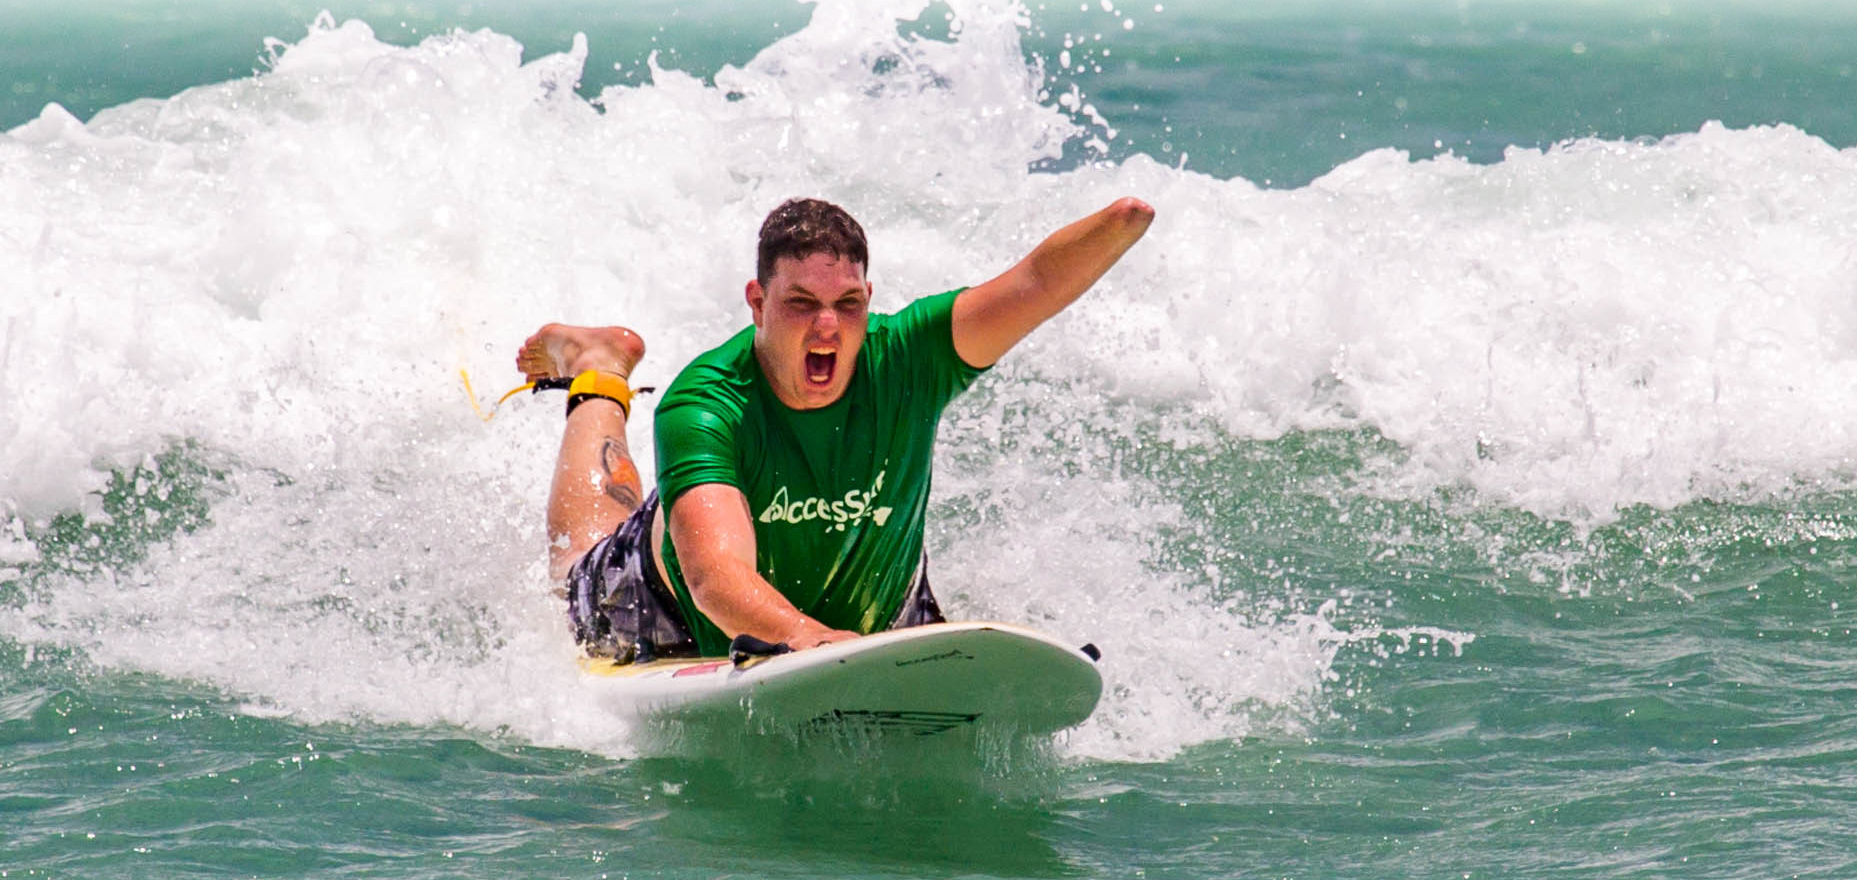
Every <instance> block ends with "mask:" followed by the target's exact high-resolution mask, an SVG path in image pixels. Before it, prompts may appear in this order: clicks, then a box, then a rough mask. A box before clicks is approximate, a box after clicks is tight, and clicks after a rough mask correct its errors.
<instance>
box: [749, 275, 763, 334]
mask: <svg viewBox="0 0 1857 880" xmlns="http://www.w3.org/2000/svg"><path fill="white" fill-rule="evenodd" d="M746 293H747V299H748V311H750V312H752V313H754V326H756V327H759V326H761V307H762V306H764V305H766V304H767V291H765V290H762V289H761V281H760V279H758V278H750V279H748V289H747V291H746Z"/></svg>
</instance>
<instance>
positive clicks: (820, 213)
mask: <svg viewBox="0 0 1857 880" xmlns="http://www.w3.org/2000/svg"><path fill="white" fill-rule="evenodd" d="M819 253H826V254H831V255H832V256H834V257H838V258H839V259H845V260H850V261H851V262H853V263H856V264H858V265H860V266H863V267H864V269H865V271H867V272H868V271H870V245H869V244H868V243H867V242H866V241H865V239H864V227H862V226H859V225H858V221H856V220H853V219H851V215H850V214H847V213H845V209H843V208H840V207H839V206H837V205H834V204H832V203H831V202H826V201H821V200H819V199H788V200H786V201H784V202H781V203H780V207H778V208H775V209H774V210H773V211H771V212H769V213H768V215H767V219H766V220H764V221H762V222H761V244H760V247H758V248H757V249H756V250H755V261H754V277H755V279H756V280H757V281H759V282H761V286H762V287H766V286H767V282H768V279H770V278H772V277H774V262H775V261H776V260H779V259H780V258H781V257H791V258H793V259H795V260H804V259H806V258H807V257H810V256H812V255H813V254H819Z"/></svg>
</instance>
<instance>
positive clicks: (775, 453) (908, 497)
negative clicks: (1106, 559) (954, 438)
mask: <svg viewBox="0 0 1857 880" xmlns="http://www.w3.org/2000/svg"><path fill="white" fill-rule="evenodd" d="M959 293H960V291H959V290H951V291H949V292H947V293H943V294H939V295H936V296H931V297H925V298H923V299H920V300H917V301H916V302H914V303H911V304H910V305H909V306H908V307H906V308H904V309H903V310H902V311H900V312H897V313H896V314H894V315H871V316H870V330H869V334H868V335H867V336H866V337H865V340H864V346H863V348H862V349H861V350H859V352H858V359H857V366H856V368H855V370H854V371H853V373H852V375H851V382H850V384H849V386H848V387H847V388H846V389H845V393H844V396H843V397H840V398H839V399H838V400H837V401H834V402H833V403H832V404H830V405H829V406H826V407H824V408H821V409H816V410H795V409H791V408H789V407H788V406H787V405H786V404H784V403H781V402H780V399H779V398H778V397H776V396H774V391H773V389H772V388H771V387H770V386H769V385H768V383H767V378H766V377H765V376H764V375H763V374H762V372H761V365H760V362H759V361H757V360H755V356H754V328H753V327H752V326H750V327H748V328H746V329H744V330H742V331H741V332H740V333H737V334H736V335H735V336H734V337H733V338H731V339H730V340H729V341H728V342H725V343H723V344H722V345H721V346H719V347H717V348H715V349H712V350H711V351H709V352H707V353H705V354H703V355H702V356H700V357H698V358H697V359H696V360H694V361H692V362H691V363H690V365H689V366H688V367H685V368H684V370H683V372H682V373H680V374H678V376H677V379H676V381H674V382H672V383H671V386H670V389H669V390H668V391H666V392H665V394H664V397H663V399H662V400H661V401H660V402H659V404H658V409H657V421H656V442H657V457H658V497H659V498H660V499H662V502H663V504H664V511H665V515H666V516H667V517H668V516H669V515H670V513H671V511H672V509H673V508H674V506H675V505H676V503H677V499H678V498H679V497H681V496H682V495H683V494H684V493H685V492H687V491H689V490H690V489H691V488H693V487H696V486H700V485H703V484H705V483H725V484H727V485H730V486H734V487H735V488H737V489H740V490H741V491H742V493H743V494H744V495H746V496H747V498H748V512H749V515H750V516H752V517H753V519H754V541H755V569H756V570H757V571H759V572H760V573H761V575H762V576H763V577H765V578H766V579H767V581H768V583H770V584H772V585H773V586H774V588H775V589H777V590H779V591H780V592H781V594H782V595H784V596H786V597H787V600H788V601H790V602H792V603H793V605H794V607H796V608H798V609H799V610H800V611H801V612H803V613H805V614H807V615H808V616H810V617H812V618H813V619H815V620H818V621H819V622H820V623H823V624H825V625H826V626H829V627H832V628H833V629H847V630H852V631H855V632H860V633H869V632H873V631H876V630H878V629H882V628H883V627H884V626H886V625H887V624H888V623H889V622H890V621H891V620H892V619H893V618H894V617H895V616H896V613H897V610H898V609H899V607H900V606H901V604H902V602H903V598H904V596H905V595H906V594H907V593H908V592H909V588H910V586H911V583H912V581H911V578H912V576H913V575H914V574H915V572H916V566H917V563H918V562H919V561H920V559H921V556H922V533H923V525H924V520H925V519H926V513H927V510H928V497H929V465H930V462H931V459H932V458H933V454H934V446H935V432H936V429H937V427H938V426H939V423H940V421H941V412H942V409H943V408H944V407H946V406H947V404H948V402H949V401H950V400H952V399H954V397H955V395H957V394H959V393H961V391H963V390H965V389H966V388H967V387H968V386H969V385H971V384H973V381H974V380H975V378H977V377H978V376H979V375H980V374H981V373H982V372H984V371H983V370H981V369H979V368H976V367H971V366H968V365H967V364H966V363H965V362H963V361H962V360H961V358H960V356H959V355H957V354H956V353H955V351H954V335H953V326H954V325H953V318H952V315H953V311H954V298H955V296H956V295H957V294H959ZM662 550H663V554H664V567H665V569H666V571H665V572H664V574H665V580H666V581H667V582H668V583H669V584H670V586H671V589H672V591H673V592H675V593H676V595H677V602H678V604H679V605H681V606H682V609H683V614H684V619H685V620H686V621H688V622H689V624H690V631H691V633H692V634H693V635H695V637H696V643H697V648H698V650H699V652H700V653H701V654H703V655H704V656H717V655H721V654H724V653H726V652H727V651H728V646H729V638H728V636H726V635H724V634H723V632H722V630H721V629H719V628H718V627H717V626H716V625H715V624H714V623H712V622H710V620H709V618H707V617H705V616H704V615H703V614H702V612H700V611H698V610H697V608H696V604H695V603H694V602H692V601H691V599H690V589H689V587H688V585H687V584H686V583H685V581H684V576H683V568H682V566H681V565H680V564H679V562H678V559H677V552H676V548H675V547H674V546H672V542H671V540H670V536H669V530H666V535H665V539H664V545H663V547H662Z"/></svg>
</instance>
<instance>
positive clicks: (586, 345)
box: [516, 324, 645, 382]
mask: <svg viewBox="0 0 1857 880" xmlns="http://www.w3.org/2000/svg"><path fill="white" fill-rule="evenodd" d="M644 356H645V340H643V339H640V338H639V336H638V334H637V333H633V332H632V331H630V330H627V329H626V328H624V327H571V326H569V325H567V324H544V325H543V326H542V329H540V330H537V331H535V335H533V336H530V337H529V338H528V339H526V340H524V341H523V343H522V350H521V351H518V352H516V369H518V370H521V371H522V375H523V376H524V377H525V378H527V379H528V380H529V381H531V382H533V381H535V380H537V379H550V378H558V377H563V376H577V375H580V374H581V373H584V372H586V371H587V370H599V371H601V372H606V373H617V374H618V375H620V376H630V375H632V368H633V367H635V366H638V361H639V359H640V358H642V357H644Z"/></svg>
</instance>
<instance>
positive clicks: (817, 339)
mask: <svg viewBox="0 0 1857 880" xmlns="http://www.w3.org/2000/svg"><path fill="white" fill-rule="evenodd" d="M869 263H870V253H869V245H868V244H867V243H866V242H865V239H864V229H863V227H861V226H859V225H858V222H857V221H856V220H853V219H851V215H850V214H847V213H845V211H844V209H842V208H839V207H838V206H837V205H833V204H831V203H829V202H822V201H819V200H818V199H792V200H789V201H787V202H785V203H784V204H782V205H781V206H780V207H778V208H775V209H774V211H773V213H771V214H768V215H767V220H766V221H764V222H763V223H762V224H761V242H760V246H759V248H758V249H757V252H756V260H755V279H754V280H753V281H750V282H748V308H749V309H750V310H751V311H752V312H753V313H754V327H755V332H754V351H755V357H756V359H757V360H758V361H759V362H760V364H761V371H762V373H764V374H766V376H767V380H768V383H769V384H770V385H772V386H773V389H774V394H775V396H777V397H779V398H780V401H781V402H782V403H785V404H786V405H787V406H790V407H792V408H794V409H818V408H820V407H823V406H826V405H828V404H831V403H832V402H834V401H836V400H838V398H840V397H842V396H844V393H845V388H846V387H847V386H849V385H850V384H851V372H852V369H853V368H854V367H855V366H856V365H857V359H858V350H859V349H860V348H862V347H863V345H864V334H865V331H866V329H867V327H868V324H869V313H870V295H871V286H870V282H869V281H867V280H866V279H865V277H864V270H865V267H866V266H867V265H869Z"/></svg>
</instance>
